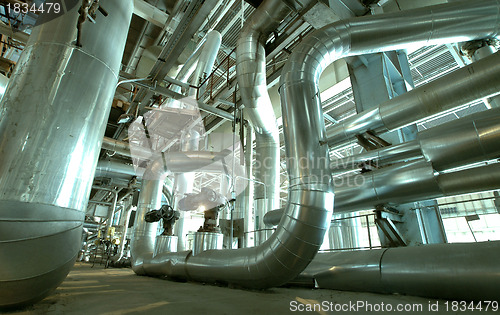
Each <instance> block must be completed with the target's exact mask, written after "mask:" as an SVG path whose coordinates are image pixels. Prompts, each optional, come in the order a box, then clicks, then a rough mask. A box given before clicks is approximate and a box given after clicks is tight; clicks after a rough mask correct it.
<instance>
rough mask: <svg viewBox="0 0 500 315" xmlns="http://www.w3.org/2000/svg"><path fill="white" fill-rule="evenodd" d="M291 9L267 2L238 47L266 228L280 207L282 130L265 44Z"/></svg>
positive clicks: (258, 205) (259, 211) (259, 208)
mask: <svg viewBox="0 0 500 315" xmlns="http://www.w3.org/2000/svg"><path fill="white" fill-rule="evenodd" d="M289 13H290V9H289V8H288V6H287V5H286V4H285V1H281V0H277V1H276V0H269V1H264V2H263V3H262V4H261V5H260V6H259V7H258V8H257V10H256V11H255V12H254V13H253V14H252V15H251V16H250V17H249V18H248V19H247V20H246V21H245V25H244V26H243V29H242V30H241V34H240V37H239V38H238V43H237V46H236V75H237V80H238V84H239V88H240V94H241V99H242V101H243V104H244V105H245V109H244V113H245V115H246V117H247V118H248V120H249V121H250V123H251V124H252V125H253V128H254V131H255V158H256V160H257V161H259V162H260V163H257V164H256V165H255V167H254V172H255V180H256V181H258V182H263V183H264V184H265V185H259V184H256V185H255V186H254V202H255V207H254V209H255V211H256V216H255V217H256V220H257V222H256V225H257V226H260V227H263V226H264V223H263V221H262V220H263V217H264V214H265V213H266V212H267V211H269V210H272V209H275V208H277V207H279V185H280V176H279V174H280V173H279V162H280V157H279V151H280V149H279V147H280V146H279V132H278V125H277V124H276V116H275V115H274V110H273V105H272V103H271V99H270V97H269V94H268V92H267V83H266V52H265V49H264V47H265V44H266V41H267V38H268V37H269V34H270V33H271V32H272V31H274V30H275V29H276V28H277V27H278V26H279V23H280V22H281V20H283V19H284V18H285V17H286V16H287V15H288V14H289ZM269 235H270V233H268V231H262V232H259V233H257V234H256V235H255V244H261V243H263V242H264V241H265V240H266V239H267V238H268V237H269Z"/></svg>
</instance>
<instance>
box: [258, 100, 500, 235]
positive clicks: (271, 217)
mask: <svg viewBox="0 0 500 315" xmlns="http://www.w3.org/2000/svg"><path fill="white" fill-rule="evenodd" d="M499 119H500V109H491V110H488V111H484V112H479V113H475V114H472V115H469V116H466V117H463V118H460V119H457V120H454V121H451V122H447V123H444V124H442V125H439V126H437V127H434V128H431V129H427V130H424V131H421V132H419V134H418V139H417V140H414V141H410V142H406V143H403V144H399V145H395V146H390V147H386V148H382V149H379V150H373V151H369V152H366V153H364V154H360V155H356V156H352V157H347V158H344V159H341V160H337V161H332V164H333V166H332V172H333V173H334V174H335V173H338V172H341V171H343V170H346V169H354V168H356V167H357V166H358V165H359V164H360V163H365V162H370V163H372V162H374V163H375V164H377V165H378V166H381V165H382V164H384V165H386V164H392V163H398V162H403V161H405V162H407V163H406V164H397V165H392V166H389V167H386V168H382V169H380V170H375V171H372V172H367V173H364V174H357V175H351V176H347V177H344V178H341V179H336V180H335V183H336V185H335V195H336V198H335V212H337V213H341V212H351V211H359V210H363V209H373V208H375V206H377V205H381V204H386V203H390V204H400V203H407V202H412V201H419V200H424V199H432V198H439V197H445V196H453V195H459V194H465V193H472V192H480V191H486V190H492V189H496V188H498V187H500V177H499V176H496V175H497V174H496V173H495V170H496V169H497V168H498V165H496V164H495V165H491V166H488V167H478V168H472V169H470V170H466V171H460V172H451V173H447V174H435V171H438V172H442V171H446V170H449V169H452V168H455V167H460V166H465V165H468V164H472V163H477V162H482V161H487V160H491V159H494V158H497V157H499V156H500V147H499V146H498V143H499V142H500V124H498V121H499ZM490 172H492V173H490ZM451 183H454V184H451ZM282 214H283V211H282V210H275V211H271V212H269V213H268V214H266V216H265V217H264V222H265V224H266V225H268V226H275V225H277V224H278V223H279V220H280V219H281V216H282Z"/></svg>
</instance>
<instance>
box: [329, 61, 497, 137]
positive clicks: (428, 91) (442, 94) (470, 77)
mask: <svg viewBox="0 0 500 315" xmlns="http://www.w3.org/2000/svg"><path fill="white" fill-rule="evenodd" d="M498 93H500V53H495V54H493V55H491V56H488V57H486V58H483V59H481V60H478V61H476V62H474V63H472V64H470V65H467V66H465V67H463V68H461V69H458V70H456V71H454V72H452V73H450V74H448V75H446V76H444V77H442V78H439V79H436V80H434V81H432V82H430V83H427V84H426V85H424V86H421V87H418V88H416V89H413V90H411V91H409V92H407V93H404V94H402V95H400V96H397V97H395V98H393V99H391V100H388V101H386V102H384V103H382V104H380V105H379V106H377V107H375V108H372V109H369V110H365V111H363V112H361V113H359V114H357V115H355V116H353V117H350V118H348V119H346V120H344V121H343V122H341V123H340V124H337V125H335V126H334V127H332V128H331V129H329V130H328V132H327V139H328V140H327V141H328V144H329V145H330V146H335V145H339V144H342V143H344V142H346V141H349V140H350V139H352V138H354V137H355V136H356V135H359V134H362V133H364V132H366V131H369V130H372V131H375V132H379V133H383V132H386V131H390V130H394V129H397V128H400V127H403V126H405V125H408V124H411V123H414V122H416V121H418V120H421V119H423V118H426V117H428V116H431V115H435V114H438V113H440V112H444V111H446V110H450V109H453V108H455V107H457V106H460V105H464V104H467V103H470V102H472V101H475V100H478V99H482V98H486V97H491V96H493V95H496V94H498Z"/></svg>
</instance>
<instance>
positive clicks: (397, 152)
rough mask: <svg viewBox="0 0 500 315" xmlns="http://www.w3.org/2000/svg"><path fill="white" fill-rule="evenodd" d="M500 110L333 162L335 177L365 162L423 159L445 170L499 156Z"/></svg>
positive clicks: (421, 132) (438, 168)
mask: <svg viewBox="0 0 500 315" xmlns="http://www.w3.org/2000/svg"><path fill="white" fill-rule="evenodd" d="M499 119H500V109H491V110H487V111H483V112H479V113H475V114H472V115H469V116H466V117H462V118H460V119H457V120H453V121H450V122H447V123H444V124H442V125H439V126H437V127H433V128H431V129H426V130H423V131H420V132H419V133H418V135H417V139H416V140H413V141H409V142H405V143H402V144H398V145H392V146H388V147H385V148H381V149H377V150H372V151H368V152H365V153H362V154H358V155H354V156H349V157H345V158H342V159H336V160H333V161H332V163H331V169H332V174H340V173H342V172H346V171H349V170H353V169H357V168H358V166H359V165H361V164H363V163H373V164H375V166H377V167H381V166H383V165H387V164H395V163H399V162H403V161H410V160H415V159H419V158H422V157H424V158H425V159H426V160H427V161H428V162H431V163H432V166H433V168H434V170H436V171H439V172H441V171H445V170H448V169H452V168H454V167H459V166H463V165H467V164H470V163H474V162H481V161H487V160H490V159H494V158H496V157H499V156H500V149H499V148H498V143H499V142H500V125H499V124H498V121H499Z"/></svg>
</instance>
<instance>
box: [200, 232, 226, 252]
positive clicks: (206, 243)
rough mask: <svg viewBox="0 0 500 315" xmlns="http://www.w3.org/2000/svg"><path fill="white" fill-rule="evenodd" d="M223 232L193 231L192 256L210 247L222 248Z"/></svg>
mask: <svg viewBox="0 0 500 315" xmlns="http://www.w3.org/2000/svg"><path fill="white" fill-rule="evenodd" d="M223 237H224V234H222V233H214V232H196V233H194V243H193V256H196V255H198V254H199V253H201V252H204V251H207V250H211V249H222V244H223Z"/></svg>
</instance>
